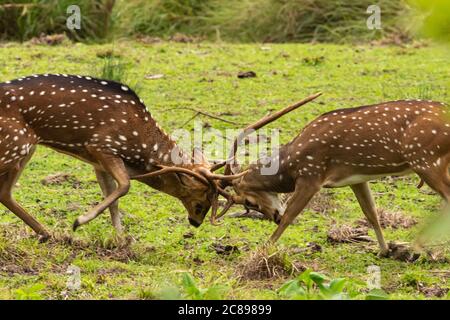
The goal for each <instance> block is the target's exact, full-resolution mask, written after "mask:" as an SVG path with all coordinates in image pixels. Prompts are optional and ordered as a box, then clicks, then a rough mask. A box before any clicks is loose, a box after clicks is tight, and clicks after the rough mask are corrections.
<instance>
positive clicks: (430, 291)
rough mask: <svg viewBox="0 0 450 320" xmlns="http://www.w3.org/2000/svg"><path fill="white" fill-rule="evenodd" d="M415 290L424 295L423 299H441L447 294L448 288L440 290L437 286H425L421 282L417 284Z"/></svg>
mask: <svg viewBox="0 0 450 320" xmlns="http://www.w3.org/2000/svg"><path fill="white" fill-rule="evenodd" d="M417 289H418V290H419V292H420V293H422V294H424V295H425V297H427V298H433V297H437V298H442V297H444V296H445V295H446V294H447V293H448V292H449V289H448V288H441V287H440V286H438V285H437V284H435V285H433V286H426V285H424V284H423V283H421V282H419V283H418V284H417Z"/></svg>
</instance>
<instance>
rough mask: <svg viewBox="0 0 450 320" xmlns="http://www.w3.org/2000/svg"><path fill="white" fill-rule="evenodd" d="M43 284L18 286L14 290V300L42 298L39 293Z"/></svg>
mask: <svg viewBox="0 0 450 320" xmlns="http://www.w3.org/2000/svg"><path fill="white" fill-rule="evenodd" d="M44 288H45V286H44V285H43V284H40V283H36V284H34V285H32V286H31V287H26V288H20V289H17V290H16V291H15V299H16V300H42V299H43V297H42V295H41V293H40V291H42V289H44Z"/></svg>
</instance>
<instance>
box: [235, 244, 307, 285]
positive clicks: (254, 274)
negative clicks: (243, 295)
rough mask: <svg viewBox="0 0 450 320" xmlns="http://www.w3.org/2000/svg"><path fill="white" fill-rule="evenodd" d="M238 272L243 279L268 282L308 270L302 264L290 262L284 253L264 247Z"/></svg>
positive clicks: (247, 260) (240, 267)
mask: <svg viewBox="0 0 450 320" xmlns="http://www.w3.org/2000/svg"><path fill="white" fill-rule="evenodd" d="M238 270H239V271H238V272H239V276H240V278H241V279H244V280H266V279H274V278H284V277H288V276H290V275H292V274H294V273H299V272H301V271H304V270H306V268H305V267H304V266H303V265H302V264H301V263H298V262H295V263H291V262H289V261H288V260H287V257H286V253H284V252H281V251H273V250H269V249H268V248H267V247H262V248H259V249H257V250H256V251H255V252H254V253H252V254H251V255H250V257H249V258H248V259H246V260H245V261H243V262H241V263H240V264H239V265H238Z"/></svg>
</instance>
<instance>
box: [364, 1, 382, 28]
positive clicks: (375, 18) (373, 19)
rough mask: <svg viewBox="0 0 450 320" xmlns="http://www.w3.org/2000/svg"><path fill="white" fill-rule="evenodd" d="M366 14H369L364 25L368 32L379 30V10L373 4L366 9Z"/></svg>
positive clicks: (378, 7)
mask: <svg viewBox="0 0 450 320" xmlns="http://www.w3.org/2000/svg"><path fill="white" fill-rule="evenodd" d="M366 13H368V14H370V16H369V17H368V18H367V21H366V25H367V28H368V29H369V30H380V29H381V8H380V6H377V5H375V4H373V5H370V6H368V7H367V10H366Z"/></svg>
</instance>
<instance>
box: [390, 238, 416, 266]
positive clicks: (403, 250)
mask: <svg viewBox="0 0 450 320" xmlns="http://www.w3.org/2000/svg"><path fill="white" fill-rule="evenodd" d="M389 257H390V258H393V259H395V260H399V261H403V262H414V261H416V260H417V259H419V257H420V253H417V252H416V251H415V250H414V249H412V248H411V247H410V246H409V245H407V244H406V243H393V242H391V243H389Z"/></svg>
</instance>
